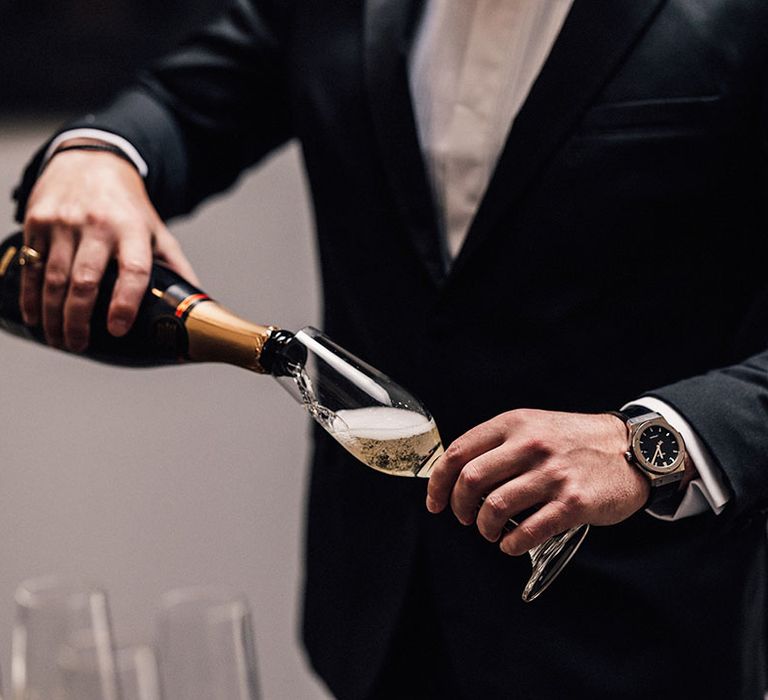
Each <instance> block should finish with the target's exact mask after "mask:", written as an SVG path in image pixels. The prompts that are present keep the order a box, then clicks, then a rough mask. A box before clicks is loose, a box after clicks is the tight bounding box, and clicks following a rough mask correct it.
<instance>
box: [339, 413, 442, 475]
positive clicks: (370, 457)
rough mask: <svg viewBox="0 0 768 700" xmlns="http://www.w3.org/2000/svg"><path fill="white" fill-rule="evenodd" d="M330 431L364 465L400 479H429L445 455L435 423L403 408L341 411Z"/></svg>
mask: <svg viewBox="0 0 768 700" xmlns="http://www.w3.org/2000/svg"><path fill="white" fill-rule="evenodd" d="M329 432H330V433H331V434H332V435H333V437H334V438H336V440H338V441H339V442H340V443H341V444H342V445H343V446H344V447H345V448H346V449H347V450H348V451H349V452H351V453H352V454H353V455H355V457H357V458H358V459H359V460H360V461H361V462H364V463H365V464H367V465H368V466H369V467H373V468H374V469H377V470H378V471H382V472H385V473H386V474H394V475H396V476H427V475H428V471H429V469H430V468H431V466H432V464H434V462H435V460H436V459H437V457H439V456H440V455H441V454H442V452H443V445H442V442H441V441H440V434H439V433H438V432H437V426H436V425H435V421H434V420H432V419H431V418H429V417H427V416H424V415H423V414H421V413H417V412H416V411H409V410H406V409H403V408H392V407H389V406H376V407H370V408H356V409H345V410H340V411H338V412H337V414H336V422H335V423H334V424H333V426H332V427H331V430H330V431H329Z"/></svg>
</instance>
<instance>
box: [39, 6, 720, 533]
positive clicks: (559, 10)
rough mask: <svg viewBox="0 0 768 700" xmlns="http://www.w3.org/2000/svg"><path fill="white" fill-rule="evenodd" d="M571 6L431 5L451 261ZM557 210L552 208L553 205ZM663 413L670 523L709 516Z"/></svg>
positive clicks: (416, 82) (422, 64) (680, 423)
mask: <svg viewBox="0 0 768 700" xmlns="http://www.w3.org/2000/svg"><path fill="white" fill-rule="evenodd" d="M572 3H573V0H461V1H458V0H429V2H428V4H427V6H426V9H425V11H424V14H423V17H422V19H421V23H420V25H419V28H418V32H417V35H416V39H415V42H414V45H413V49H412V51H411V55H410V61H409V81H410V89H411V94H412V97H413V103H414V110H415V116H416V122H417V128H418V133H419V140H420V143H421V149H422V153H423V156H424V160H425V163H426V166H427V171H428V174H429V179H430V184H431V187H432V192H433V196H434V199H435V203H436V205H437V206H436V209H437V211H438V213H439V216H440V222H439V223H440V228H441V231H442V234H443V237H444V243H445V246H444V247H445V249H446V252H447V255H448V258H449V259H450V260H452V259H454V258H455V257H456V255H457V254H458V252H459V250H460V249H461V246H462V245H463V243H464V239H465V237H466V235H467V232H468V230H469V227H470V224H471V222H472V219H473V218H474V216H475V213H476V212H477V209H478V207H479V205H480V202H481V200H482V198H483V195H484V194H485V191H486V189H487V187H488V183H489V182H490V179H491V175H492V174H493V171H494V169H495V167H496V162H497V161H498V158H499V156H500V154H501V151H502V149H503V147H504V143H505V141H506V138H507V134H508V132H509V130H510V128H511V126H512V124H513V122H514V119H515V117H516V115H517V113H518V112H519V111H520V108H521V107H522V106H523V103H524V102H525V100H526V98H527V96H528V93H529V92H530V90H531V87H532V86H533V84H534V82H535V80H536V78H537V77H538V75H539V73H540V72H541V69H542V66H543V65H544V62H545V61H546V59H547V56H548V55H549V52H550V51H551V49H552V46H553V45H554V43H555V40H556V39H557V35H558V34H559V33H560V30H561V29H562V26H563V23H564V22H565V19H566V17H567V15H568V12H569V11H570V9H571V5H572ZM74 137H89V138H101V139H102V140H104V141H106V142H108V143H111V144H113V145H116V146H119V147H120V148H122V149H123V150H124V151H125V152H126V154H127V155H128V156H129V157H130V158H131V159H132V160H133V161H134V163H135V165H136V167H137V168H138V170H139V172H140V173H141V174H142V175H143V176H146V174H147V165H146V163H145V161H144V160H143V159H142V157H141V155H140V154H139V153H138V151H137V150H136V149H135V148H134V147H133V145H132V144H130V143H128V142H127V141H126V140H125V139H123V138H121V137H120V136H117V135H115V134H111V133H109V132H103V131H99V130H94V129H79V130H72V131H68V132H65V133H63V134H61V135H60V136H58V137H57V138H56V139H55V140H54V141H53V142H52V143H51V146H50V148H49V150H48V155H50V154H51V153H53V151H54V150H55V149H56V147H57V146H58V145H59V144H61V143H62V142H63V141H65V140H67V139H70V138H74ZM553 205H555V206H556V203H554V204H553ZM635 403H640V404H642V405H644V406H646V407H647V408H649V409H652V410H655V411H658V412H659V413H661V414H662V415H663V416H664V418H666V420H668V421H669V423H670V424H671V425H672V426H673V427H675V428H676V429H677V430H678V431H679V432H680V433H681V434H682V436H683V439H684V440H685V443H686V447H687V449H688V453H689V455H690V457H691V459H692V460H693V462H694V464H695V465H696V467H697V469H698V471H699V474H700V477H699V478H697V479H695V480H694V481H693V482H691V484H690V485H689V486H688V489H687V491H686V493H685V494H684V496H683V499H682V501H681V503H680V504H679V506H678V507H677V509H676V511H675V512H674V513H656V512H654V513H652V514H653V515H655V516H656V517H659V518H663V519H666V520H675V519H679V518H683V517H688V516H691V515H695V514H697V513H701V512H704V511H705V510H707V509H708V508H711V509H712V510H713V511H715V512H716V513H720V512H721V511H722V509H723V508H724V507H725V504H726V503H727V502H728V499H729V494H728V491H727V487H726V486H725V484H724V482H723V477H722V475H721V473H720V471H719V470H718V468H717V467H716V466H715V463H714V460H713V458H712V456H711V454H710V453H709V451H708V450H707V448H706V446H705V445H704V444H703V443H702V442H701V440H700V439H699V438H698V436H697V435H696V433H695V432H694V431H693V429H692V428H691V426H690V425H689V424H688V422H687V421H686V420H685V419H684V418H683V417H682V416H681V415H680V414H679V413H677V412H676V411H675V410H673V409H672V407H671V406H668V405H667V404H665V403H664V402H662V401H659V400H658V399H654V398H650V397H644V398H642V399H639V400H637V401H636V402H635Z"/></svg>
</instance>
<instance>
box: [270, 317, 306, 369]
mask: <svg viewBox="0 0 768 700" xmlns="http://www.w3.org/2000/svg"><path fill="white" fill-rule="evenodd" d="M306 362H307V349H306V348H305V347H304V345H302V344H301V343H300V342H299V341H298V340H297V339H296V336H295V335H294V334H293V333H291V331H286V330H283V329H281V328H278V329H275V330H273V331H272V332H271V333H270V334H269V338H267V341H266V342H265V343H264V347H263V348H262V350H261V356H260V357H259V364H260V365H261V366H262V367H263V368H264V369H265V370H266V371H267V372H268V373H269V374H271V375H272V376H274V377H288V376H292V375H295V374H296V373H297V371H298V370H300V369H301V368H303V367H304V365H305V364H306Z"/></svg>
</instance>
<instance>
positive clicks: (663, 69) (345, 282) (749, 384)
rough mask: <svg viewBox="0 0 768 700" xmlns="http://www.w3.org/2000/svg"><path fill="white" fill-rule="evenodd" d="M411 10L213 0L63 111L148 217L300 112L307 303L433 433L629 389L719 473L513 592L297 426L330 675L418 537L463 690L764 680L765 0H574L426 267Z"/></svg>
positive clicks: (479, 557)
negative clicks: (487, 173)
mask: <svg viewBox="0 0 768 700" xmlns="http://www.w3.org/2000/svg"><path fill="white" fill-rule="evenodd" d="M419 11H420V6H419V3H417V2H413V1H412V0H367V1H366V2H359V1H353V0H318V1H317V2H300V1H296V2H277V1H275V2H269V1H268V0H253V1H248V0H237V1H236V2H234V3H233V5H232V7H231V9H229V10H228V11H227V12H226V13H225V14H224V15H223V17H222V18H221V19H220V20H219V21H218V22H217V23H215V24H213V25H211V26H209V27H208V28H207V29H205V30H204V31H203V32H201V33H200V34H198V35H197V36H196V37H194V38H193V39H191V40H190V41H189V42H188V43H187V44H186V45H185V46H183V47H182V48H180V49H179V50H178V51H177V52H175V53H174V54H173V55H171V56H169V57H168V58H167V59H166V60H165V61H163V62H161V63H160V64H159V65H158V66H157V67H156V68H155V69H154V70H153V71H152V72H151V73H148V74H147V75H145V76H144V77H143V78H142V81H141V83H140V84H139V85H137V86H136V87H135V88H134V89H131V90H129V91H127V92H125V93H124V94H122V95H121V96H120V97H119V98H117V100H116V101H115V102H114V103H113V104H112V105H110V106H109V107H108V108H107V109H105V110H104V111H103V112H101V113H99V114H96V115H90V116H88V117H87V118H86V119H84V120H83V123H84V124H87V125H90V126H99V127H103V128H106V129H110V130H112V131H115V132H118V133H120V134H122V135H123V136H125V137H126V138H128V139H129V140H131V141H132V142H133V143H134V144H135V145H136V146H137V147H138V148H139V150H140V151H141V153H142V155H143V156H144V157H145V159H146V160H147V162H148V163H149V169H150V174H149V177H148V179H147V187H148V189H149V192H150V194H151V196H152V198H153V200H154V202H155V203H156V205H157V207H158V208H159V210H160V211H161V213H162V214H163V215H164V216H166V217H168V216H173V215H175V214H179V213H182V212H187V211H189V210H190V209H192V208H193V207H194V206H195V205H196V204H197V203H198V202H200V201H201V200H202V199H203V198H205V197H206V196H207V195H209V194H211V193H213V192H216V191H219V190H221V189H223V188H225V187H226V186H228V185H229V184H230V183H232V182H233V180H234V179H235V178H236V177H237V175H238V173H239V172H241V171H242V170H243V169H244V168H247V167H249V166H251V165H252V164H254V163H256V162H257V161H258V160H259V159H260V158H261V157H263V156H264V155H265V154H266V153H268V152H269V151H271V150H272V149H274V148H275V147H277V146H278V145H279V144H281V143H283V142H285V141H286V140H287V139H289V138H291V137H296V138H298V139H299V140H300V142H301V145H302V148H303V153H304V157H305V161H306V168H307V172H308V175H309V180H310V183H311V188H312V194H313V198H314V205H315V209H316V217H317V230H318V237H319V241H320V257H321V265H322V277H323V284H324V291H325V317H324V323H325V329H326V330H327V332H328V333H329V334H330V335H331V336H332V337H334V338H335V339H336V340H337V341H338V342H340V343H341V344H343V345H345V346H346V347H348V348H349V349H350V350H352V351H353V352H355V353H357V354H358V355H360V356H361V357H363V358H365V359H367V360H368V361H369V362H371V363H372V364H374V365H376V366H378V367H380V368H381V369H382V370H384V371H385V372H386V373H387V374H389V375H390V376H392V377H393V378H395V379H396V380H398V381H399V382H400V383H402V384H403V385H405V386H407V387H409V388H411V389H412V390H413V391H414V392H415V393H417V394H418V395H419V396H421V397H422V398H423V400H424V401H425V403H426V405H427V406H428V407H430V408H431V410H432V411H433V412H434V414H435V416H436V419H437V422H438V425H439V427H440V429H441V432H442V434H443V437H444V440H445V441H446V442H450V441H451V440H452V439H454V438H455V437H457V436H458V435H459V434H460V433H462V432H463V431H465V430H466V429H468V428H470V427H472V426H473V425H475V424H477V423H478V422H480V421H483V420H485V419H487V418H490V417H491V416H494V415H496V414H498V413H500V412H502V411H506V410H509V409H513V408H516V407H523V406H526V407H538V408H544V409H557V410H564V411H600V410H604V409H613V408H617V407H619V406H620V405H622V404H623V403H624V402H625V401H628V400H630V399H634V398H636V397H638V396H641V395H643V394H652V395H654V396H658V397H659V398H661V399H663V400H664V401H667V402H668V403H670V404H671V405H673V406H674V407H676V408H677V409H678V410H679V411H680V412H681V413H682V414H683V415H684V416H685V417H686V418H687V419H688V420H689V422H690V423H691V425H692V426H693V427H694V429H695V430H696V431H697V433H698V434H699V435H700V437H701V438H702V439H703V440H704V442H705V443H706V444H707V446H708V447H709V449H710V450H711V452H712V454H713V456H714V458H715V460H716V462H717V464H718V465H719V467H720V468H721V469H722V471H723V473H724V475H725V478H726V480H727V483H728V485H729V487H730V489H731V492H732V500H731V502H730V503H729V505H728V507H727V509H726V511H725V513H723V514H722V515H721V516H717V517H716V516H715V515H713V514H711V513H706V514H703V515H699V516H696V517H693V518H690V519H686V520H682V521H680V522H675V523H666V522H660V521H657V520H654V519H652V518H651V517H649V516H648V515H646V514H645V513H642V512H641V513H638V514H636V515H635V516H634V517H632V518H630V519H629V520H627V521H625V522H624V523H622V524H620V525H618V526H615V527H610V528H597V529H593V531H592V533H591V534H590V536H589V538H588V539H587V541H586V543H585V544H584V546H583V548H582V550H581V551H580V552H579V554H578V556H577V557H576V558H575V560H574V561H573V562H572V563H571V565H570V567H569V569H568V571H567V572H566V573H565V574H564V575H563V577H562V579H561V580H560V581H558V582H557V584H556V585H554V586H553V587H552V588H551V589H550V590H549V591H547V593H546V594H545V595H544V596H542V598H541V599H539V600H538V601H536V602H535V603H534V604H531V605H524V604H523V603H521V602H520V599H519V592H520V589H521V585H522V583H523V582H524V580H525V579H526V578H527V574H528V566H529V565H528V562H527V561H525V560H524V558H520V559H510V558H507V557H505V556H503V555H501V554H500V553H499V552H498V550H497V548H496V547H495V546H494V545H490V544H488V543H486V542H485V541H484V540H482V538H480V537H479V536H478V535H477V533H476V532H473V531H472V529H466V528H462V527H460V526H459V525H458V524H457V523H456V521H455V520H454V519H453V518H452V516H450V515H448V514H445V515H443V516H439V517H434V516H429V515H427V514H426V511H425V509H424V506H423V498H424V484H423V483H415V482H414V481H411V480H398V479H392V478H388V477H386V476H382V475H379V474H377V473H373V472H371V471H370V470H366V469H364V468H361V467H360V465H359V464H357V463H355V461H354V460H353V459H352V458H351V457H349V456H348V455H347V454H345V453H344V451H343V450H342V449H341V448H339V447H338V446H337V445H336V444H335V443H333V442H332V441H331V440H330V439H329V438H327V437H326V436H324V435H322V434H320V433H318V434H317V436H316V438H317V439H316V451H315V457H314V469H313V472H312V481H311V489H310V499H309V518H308V529H307V570H306V577H307V578H306V607H305V625H304V638H305V641H306V645H307V647H308V650H309V654H310V657H311V660H312V663H313V664H314V666H315V668H316V669H317V670H318V672H319V673H320V674H321V675H322V677H323V678H324V679H325V680H326V681H327V683H328V684H329V685H330V687H331V688H332V689H333V690H334V692H335V693H336V694H337V695H338V696H339V697H344V698H347V697H348V698H355V697H362V696H364V694H365V693H366V692H367V690H368V689H369V688H370V686H371V684H372V683H373V680H374V678H375V675H376V673H377V671H378V669H379V667H380V666H381V663H382V659H383V658H384V655H385V653H386V649H387V645H388V642H389V640H390V639H391V637H392V634H393V630H394V628H395V627H396V625H397V622H398V615H399V613H400V610H401V607H402V601H403V597H404V595H405V591H406V588H407V586H408V583H409V580H410V579H411V577H412V572H413V571H414V568H415V566H416V562H417V561H418V562H420V565H421V566H422V567H423V568H424V570H425V571H426V572H427V576H426V578H427V579H428V581H429V585H430V589H429V590H430V597H431V599H432V601H433V604H434V606H435V608H436V610H437V612H438V618H439V620H440V621H441V623H440V624H441V634H442V635H443V636H444V639H445V644H446V649H447V653H448V654H449V656H450V663H451V665H452V666H453V667H454V669H455V671H456V673H457V675H458V678H459V685H460V686H461V689H462V690H463V692H464V693H465V694H466V697H471V698H480V697H482V698H495V697H513V698H542V699H549V698H552V699H554V698H558V699H560V698H564V697H591V698H623V699H627V698H638V699H640V698H648V697H656V698H667V697H669V698H672V697H676V698H693V697H696V698H724V699H725V698H729V699H731V698H759V697H762V689H763V677H762V676H763V673H762V658H763V637H764V635H763V632H764V629H763V628H764V613H765V610H764V602H763V601H764V586H765V547H764V532H765V524H764V517H763V509H764V508H765V507H766V505H768V352H766V347H768V315H767V314H766V310H765V309H766V296H765V289H766V282H767V279H766V277H767V276H766V260H768V257H766V254H767V253H768V250H767V249H768V235H767V234H768V230H767V229H766V202H767V197H766V194H767V193H768V190H767V188H766V136H767V135H768V127H767V125H768V120H767V119H766V86H767V83H766V76H767V73H766V71H767V69H768V3H765V2H764V0H576V2H575V4H574V7H573V10H572V12H571V14H570V16H569V17H568V19H567V21H566V23H565V26H564V28H563V30H562V33H561V35H560V37H559V39H558V41H557V43H556V45H555V47H554V49H553V51H552V53H551V55H550V57H549V59H548V61H547V63H546V65H545V67H544V69H543V72H542V73H541V75H540V77H539V78H538V80H537V81H536V83H535V85H534V87H533V89H532V92H531V94H530V96H529V98H528V100H527V101H526V103H525V105H524V107H523V109H522V111H521V112H520V114H519V116H518V117H517V118H516V120H515V123H514V125H513V128H512V130H511V133H510V135H509V139H508V141H507V143H506V146H505V148H504V152H503V154H502V156H501V159H500V161H499V164H498V167H497V169H496V172H495V174H494V176H493V179H492V181H491V183H490V186H489V189H488V192H487V195H486V196H485V198H484V200H483V202H482V204H481V206H480V210H479V212H478V214H477V217H476V219H475V221H474V223H473V224H472V227H471V230H470V232H469V235H468V238H467V241H466V245H465V246H464V248H463V249H462V251H461V254H460V255H459V257H458V259H457V260H456V262H455V264H454V265H453V267H452V268H451V270H450V272H448V273H446V271H445V270H444V269H443V266H442V263H441V258H440V250H439V243H438V232H437V225H436V217H435V213H434V211H433V208H432V203H431V200H430V194H429V187H428V185H427V180H426V177H425V170H424V165H423V163H422V160H421V156H420V151H419V146H418V141H417V135H416V130H415V126H414V118H413V110H412V105H411V101H410V97H409V94H408V85H407V81H406V57H407V53H408V48H409V43H410V39H411V36H412V31H413V27H414V23H415V21H416V19H417V17H418V13H419ZM35 172H36V170H35V166H34V164H33V167H32V168H31V169H30V171H29V174H28V176H27V178H26V183H25V185H24V186H22V188H21V189H20V191H19V196H20V206H21V208H20V211H23V206H24V199H25V193H26V192H27V191H28V188H29V184H30V183H31V181H32V179H33V175H34V173H35Z"/></svg>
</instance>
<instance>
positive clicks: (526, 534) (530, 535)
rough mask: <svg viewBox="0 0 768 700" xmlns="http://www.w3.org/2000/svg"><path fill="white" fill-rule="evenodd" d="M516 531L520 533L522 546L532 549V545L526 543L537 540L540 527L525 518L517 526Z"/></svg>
mask: <svg viewBox="0 0 768 700" xmlns="http://www.w3.org/2000/svg"><path fill="white" fill-rule="evenodd" d="M516 532H518V533H519V542H520V547H521V548H524V549H530V546H529V545H528V544H526V543H530V542H535V541H536V538H537V537H538V535H539V528H538V527H537V526H536V525H531V523H528V522H526V521H525V520H523V522H522V523H520V525H518V526H517V529H516Z"/></svg>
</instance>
